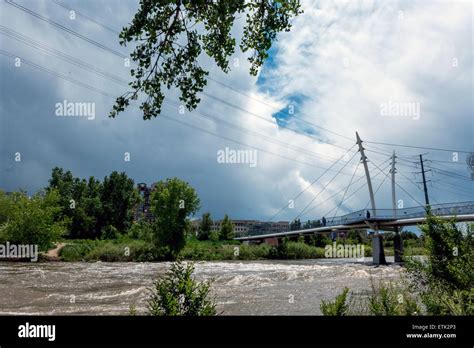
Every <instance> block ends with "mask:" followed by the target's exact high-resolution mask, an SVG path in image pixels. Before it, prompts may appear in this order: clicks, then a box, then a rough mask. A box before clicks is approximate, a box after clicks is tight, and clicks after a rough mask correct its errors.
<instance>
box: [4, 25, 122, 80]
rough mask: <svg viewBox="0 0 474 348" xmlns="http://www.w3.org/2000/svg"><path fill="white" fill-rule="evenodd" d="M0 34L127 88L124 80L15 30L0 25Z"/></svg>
mask: <svg viewBox="0 0 474 348" xmlns="http://www.w3.org/2000/svg"><path fill="white" fill-rule="evenodd" d="M0 33H1V34H3V35H6V36H8V37H10V38H12V39H14V40H16V41H18V42H21V43H23V44H25V45H28V46H30V47H32V48H34V49H37V50H39V51H41V52H43V53H45V54H48V55H50V56H53V57H56V58H58V59H60V60H63V61H65V62H68V63H70V64H73V65H75V66H77V67H80V68H82V69H85V70H87V71H89V72H92V73H95V74H97V75H100V76H102V77H105V78H107V79H109V80H111V81H113V82H116V83H119V84H121V85H124V86H128V82H127V80H125V79H122V78H120V77H118V76H116V75H113V74H110V73H108V72H107V71H105V70H102V69H99V68H97V67H95V66H94V65H92V64H89V63H86V62H84V61H82V60H80V59H77V58H75V57H73V56H71V55H68V54H66V53H64V52H61V51H59V50H57V49H55V48H53V47H51V46H48V45H46V44H44V43H42V42H39V41H36V40H34V39H33V38H31V37H29V36H26V35H23V34H21V33H19V32H17V31H15V30H12V29H10V28H7V27H5V26H3V25H0Z"/></svg>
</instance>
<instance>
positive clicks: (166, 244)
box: [151, 178, 200, 260]
mask: <svg viewBox="0 0 474 348" xmlns="http://www.w3.org/2000/svg"><path fill="white" fill-rule="evenodd" d="M199 204H200V200H199V198H198V196H197V193H196V191H195V190H194V188H192V187H191V186H190V185H189V184H188V183H187V182H184V181H182V180H179V179H178V178H173V179H167V180H166V181H160V182H158V183H157V185H156V186H155V190H154V192H153V194H152V196H151V209H152V212H153V214H154V216H155V223H154V228H155V234H156V246H157V247H158V248H163V249H164V252H165V254H166V258H167V259H168V260H174V259H176V257H177V256H178V253H179V252H180V251H181V249H182V248H183V247H184V244H185V232H186V228H187V217H188V216H190V215H194V214H195V213H196V212H197V211H198V209H199Z"/></svg>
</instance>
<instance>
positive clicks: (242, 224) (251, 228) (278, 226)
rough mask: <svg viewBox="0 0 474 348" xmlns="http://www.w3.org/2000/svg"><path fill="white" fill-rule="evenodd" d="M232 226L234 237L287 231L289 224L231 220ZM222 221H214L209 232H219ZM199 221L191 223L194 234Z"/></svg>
mask: <svg viewBox="0 0 474 348" xmlns="http://www.w3.org/2000/svg"><path fill="white" fill-rule="evenodd" d="M231 221H232V223H233V224H234V233H235V236H236V237H239V236H245V235H247V234H248V233H249V232H256V231H258V232H259V233H277V232H285V231H289V229H290V223H289V222H288V221H278V222H266V221H259V220H231ZM221 224H222V220H215V221H213V223H212V226H211V231H216V232H218V231H220V229H221ZM200 225H201V219H197V220H193V221H191V227H192V229H193V231H194V232H195V233H197V232H198V231H199V226H200Z"/></svg>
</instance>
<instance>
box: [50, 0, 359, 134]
mask: <svg viewBox="0 0 474 348" xmlns="http://www.w3.org/2000/svg"><path fill="white" fill-rule="evenodd" d="M52 1H53V3H55V4H56V5H58V6H61V7H63V8H65V9H67V10H70V11H75V12H76V13H77V14H78V15H80V16H81V17H83V18H85V19H87V20H89V21H91V22H93V23H95V24H97V25H99V26H102V27H103V28H105V29H107V30H109V31H111V32H113V33H114V34H117V35H119V34H120V32H118V31H116V30H114V29H112V28H110V27H108V26H107V25H105V24H103V23H101V22H99V21H97V20H95V19H93V18H91V17H90V16H87V15H85V14H83V13H81V12H79V11H77V10H75V9H73V8H71V7H68V6H66V5H64V4H62V3H60V2H59V1H57V0H52ZM208 80H210V81H213V82H214V83H217V84H219V85H221V86H223V87H226V88H228V89H231V90H233V91H234V92H236V93H239V94H241V95H243V96H245V97H247V98H250V99H252V100H254V101H257V102H259V103H261V104H263V105H265V106H267V107H270V108H272V109H274V110H276V111H278V112H279V113H284V114H286V115H287V116H292V114H290V113H288V112H286V111H283V110H282V109H281V108H277V107H275V106H274V105H271V104H269V103H267V102H265V101H262V100H260V99H258V98H255V97H253V96H251V95H249V94H247V93H245V92H243V91H241V90H239V89H237V88H235V87H232V86H229V85H227V84H225V83H223V82H221V81H219V80H217V79H214V78H212V77H210V76H208ZM208 96H209V95H208ZM210 97H213V96H210ZM246 112H248V111H246ZM302 115H306V116H307V114H305V113H302ZM296 120H298V121H300V122H303V123H306V124H308V125H311V126H313V127H315V128H319V129H322V130H324V131H326V132H328V133H331V134H334V135H337V136H339V137H342V138H344V139H346V140H349V141H353V139H351V138H349V137H347V136H345V135H342V134H339V133H337V132H334V131H332V130H330V129H327V128H324V127H322V126H320V125H317V124H315V123H313V122H310V121H307V120H304V119H296Z"/></svg>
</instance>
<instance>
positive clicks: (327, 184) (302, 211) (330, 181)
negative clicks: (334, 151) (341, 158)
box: [293, 145, 358, 220]
mask: <svg viewBox="0 0 474 348" xmlns="http://www.w3.org/2000/svg"><path fill="white" fill-rule="evenodd" d="M354 146H355V145H354ZM357 153H358V152H355V153H354V155H352V157H351V159H350V160H349V161H347V162H346V163H345V164H344V166H342V168H340V169H339V171H338V172H337V173H336V175H334V176H333V177H332V179H331V180H329V181H328V182H327V183H326V185H324V187H323V188H322V189H321V190H320V191H319V192H318V194H317V195H316V196H314V198H313V199H312V200H311V201H310V202H309V203H308V204H306V206H305V207H304V208H303V210H301V212H300V213H299V214H298V215H297V216H296V217H295V218H294V219H293V220H296V219H298V218H299V217H300V216H302V215H303V214H304V213H305V210H306V209H307V208H308V207H309V206H310V205H311V204H313V202H314V201H315V200H316V198H318V196H319V195H320V194H321V193H322V192H323V191H324V190H325V189H326V188H327V187H328V186H329V185H330V184H331V183H332V182H333V181H334V179H335V178H336V177H337V176H338V175H339V174H340V173H341V171H342V169H344V168H345V167H346V166H347V164H348V163H349V162H350V161H352V159H353V158H354V157H355V156H356V155H357Z"/></svg>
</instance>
